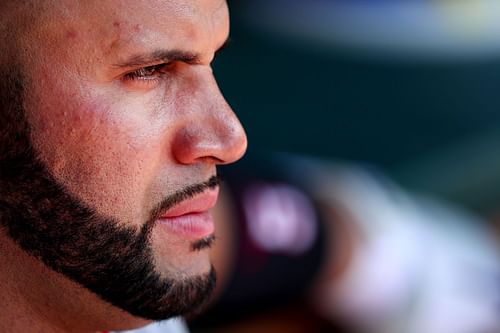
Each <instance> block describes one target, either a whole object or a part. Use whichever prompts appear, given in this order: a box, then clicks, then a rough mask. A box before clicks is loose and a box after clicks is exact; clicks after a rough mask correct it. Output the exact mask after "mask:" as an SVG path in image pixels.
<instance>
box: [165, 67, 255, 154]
mask: <svg viewBox="0 0 500 333" xmlns="http://www.w3.org/2000/svg"><path fill="white" fill-rule="evenodd" d="M193 81H195V82H194V83H193ZM189 85H190V86H191V89H189V90H190V91H191V94H189V97H188V98H185V99H184V100H185V101H186V102H184V103H182V104H184V105H182V106H180V107H182V108H186V109H185V110H186V111H187V112H186V113H187V114H189V117H187V119H186V120H185V122H184V124H183V126H182V127H181V128H180V129H179V130H178V131H177V133H176V134H175V137H174V140H173V145H172V153H173V155H174V157H175V159H176V160H177V162H179V163H181V164H195V163H199V162H209V163H214V164H228V163H232V162H235V161H237V160H238V159H240V158H241V157H242V156H243V155H244V153H245V151H246V148H247V137H246V134H245V130H244V129H243V127H242V125H241V123H240V121H239V120H238V118H237V117H236V115H235V114H234V112H233V110H232V109H231V107H230V106H229V104H228V103H227V102H226V100H225V99H224V97H223V96H222V93H221V91H220V90H219V87H218V86H217V83H216V82H215V79H214V78H213V75H212V74H211V71H210V74H209V77H208V78H207V79H202V80H192V81H191V82H190V83H189ZM193 89H194V90H193Z"/></svg>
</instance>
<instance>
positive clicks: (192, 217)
mask: <svg viewBox="0 0 500 333" xmlns="http://www.w3.org/2000/svg"><path fill="white" fill-rule="evenodd" d="M218 196H219V188H218V187H216V188H214V189H208V190H206V191H205V192H203V193H200V194H198V195H196V196H195V197H193V198H190V199H187V200H184V201H182V202H180V203H179V204H177V205H175V206H174V207H172V208H171V209H169V210H168V211H167V212H165V214H163V215H162V216H160V218H159V219H158V223H159V224H160V225H162V226H163V227H165V228H167V231H168V232H169V233H171V234H172V233H173V234H176V235H178V236H181V237H183V238H188V239H192V240H196V239H201V238H205V237H207V236H210V235H211V234H213V232H214V229H215V228H214V223H213V218H212V215H211V214H210V211H209V210H210V209H211V208H213V207H214V206H215V204H216V203H217V198H218Z"/></svg>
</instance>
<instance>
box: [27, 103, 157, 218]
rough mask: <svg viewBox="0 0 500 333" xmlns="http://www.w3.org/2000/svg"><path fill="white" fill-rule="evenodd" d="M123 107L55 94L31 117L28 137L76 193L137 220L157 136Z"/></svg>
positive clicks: (154, 167)
mask: <svg viewBox="0 0 500 333" xmlns="http://www.w3.org/2000/svg"><path fill="white" fill-rule="evenodd" d="M127 111H129V110H124V109H122V108H118V107H114V106H113V104H111V103H107V102H106V101H104V100H99V99H97V98H92V99H87V100H86V99H82V100H80V101H78V102H75V101H74V99H71V100H60V101H59V102H58V103H51V105H50V106H49V105H45V106H44V110H43V111H42V112H39V113H38V114H37V116H36V117H34V118H35V119H34V120H33V122H32V124H33V139H34V143H35V147H36V150H37V151H38V152H39V153H40V157H41V158H42V160H43V161H44V162H45V163H46V164H47V166H48V168H49V170H50V171H51V173H52V174H53V176H54V177H55V178H56V179H57V180H58V181H59V182H61V183H62V184H64V185H65V186H66V188H67V189H68V190H69V191H71V192H72V193H73V194H74V195H76V196H77V197H78V198H79V199H81V200H83V201H84V202H85V203H87V204H89V205H90V206H91V207H93V208H95V209H97V210H98V211H99V212H101V213H105V214H107V215H111V216H115V217H118V218H119V219H120V220H128V221H142V220H144V218H145V216H147V212H146V211H145V210H144V209H143V207H145V206H147V190H148V188H149V187H150V184H151V183H152V182H153V181H154V177H155V175H156V174H157V170H158V167H159V158H160V155H161V153H160V150H161V140H160V139H161V138H160V135H159V133H157V132H155V129H154V128H152V127H151V126H150V125H149V123H148V120H147V119H141V118H140V117H133V116H131V115H130V113H127ZM124 115H128V116H124Z"/></svg>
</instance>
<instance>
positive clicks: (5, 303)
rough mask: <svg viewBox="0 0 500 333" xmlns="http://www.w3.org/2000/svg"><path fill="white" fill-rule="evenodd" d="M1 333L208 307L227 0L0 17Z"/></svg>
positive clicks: (231, 141)
mask: <svg viewBox="0 0 500 333" xmlns="http://www.w3.org/2000/svg"><path fill="white" fill-rule="evenodd" d="M0 30H1V34H0V36H1V44H2V52H1V54H0V71H1V81H0V103H1V104H0V105H1V106H0V226H1V229H0V267H1V268H0V284H1V285H2V288H1V290H0V298H1V299H2V302H1V305H0V331H8V332H33V331H36V332H92V331H103V330H124V329H131V328H135V327H141V326H144V325H146V324H147V323H149V322H150V321H152V320H161V319H165V318H170V317H173V316H177V315H180V314H185V313H188V312H191V311H193V310H195V309H196V308H197V307H198V306H199V305H200V304H202V303H203V302H204V301H205V299H206V298H207V297H208V295H209V294H210V291H211V289H212V288H213V285H214V273H213V270H212V269H211V264H210V261H209V259H208V253H207V248H208V247H209V246H210V244H211V243H212V241H213V239H214V237H213V233H214V230H213V229H214V227H213V221H212V218H211V216H210V213H209V212H208V210H209V209H210V208H211V207H213V206H214V205H215V203H216V201H217V196H218V189H219V187H218V178H217V177H216V166H217V165H218V164H226V163H230V162H234V161H236V160H237V159H239V158H240V157H241V156H242V155H243V153H244V152H245V149H246V137H245V134H244V131H243V129H242V127H241V125H240V124H239V122H238V120H237V118H236V116H235V115H234V114H233V112H232V110H231V109H230V107H229V106H228V105H227V103H226V102H225V100H224V99H223V97H222V95H221V93H220V91H219V90H218V88H217V85H216V82H215V80H214V77H213V74H212V70H211V68H210V64H211V62H212V60H213V57H214V54H215V52H216V51H217V50H218V49H219V48H220V47H222V46H223V44H224V43H225V41H226V39H227V36H228V32H229V22H228V9H227V5H226V2H225V1H224V0H134V1H132V0H130V1H129V0H121V1H118V0H109V1H95V0H90V1H89V0H85V1H64V0H53V1H41V0H33V1H30V0H25V1H19V0H15V1H14V0H12V1H11V0H3V1H2V2H1V3H0Z"/></svg>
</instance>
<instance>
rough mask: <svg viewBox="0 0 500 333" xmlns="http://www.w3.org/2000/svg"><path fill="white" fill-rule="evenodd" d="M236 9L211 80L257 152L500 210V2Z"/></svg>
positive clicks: (316, 0)
mask: <svg viewBox="0 0 500 333" xmlns="http://www.w3.org/2000/svg"><path fill="white" fill-rule="evenodd" d="M229 4H230V9H231V14H232V32H231V37H232V38H231V39H232V42H231V44H230V47H228V48H227V49H226V50H224V51H223V52H222V53H221V55H220V57H219V58H218V59H217V61H216V63H215V72H216V75H217V78H218V80H219V83H220V86H221V89H222V90H223V92H224V94H225V96H226V98H227V99H228V101H229V102H230V104H231V105H232V106H233V107H234V109H235V111H236V112H237V113H238V115H239V117H240V118H241V120H242V122H243V123H244V124H245V127H246V130H247V132H248V136H249V142H250V151H262V150H267V151H293V152H299V153H306V154H313V155H318V156H323V157H327V158H341V159H349V160H356V161H362V162H363V163H373V164H376V165H377V166H379V167H382V168H384V170H386V172H388V173H389V174H390V175H391V176H393V177H396V178H397V179H398V181H400V182H402V183H404V184H408V186H411V187H418V188H421V189H423V190H426V191H431V192H435V193H438V194H439V195H444V196H446V197H450V198H452V199H453V200H458V201H460V202H461V203H464V204H466V205H467V206H471V207H473V208H474V209H488V208H491V206H490V205H494V204H495V203H496V202H495V203H492V202H490V200H491V199H493V198H498V197H499V194H500V186H498V185H499V184H500V154H496V153H495V152H496V143H497V142H498V139H499V138H500V121H499V120H500V112H499V111H498V110H499V108H500V98H499V97H498V96H499V94H498V91H499V87H500V75H499V71H500V3H499V2H498V1H485V0H434V1H433V0H246V1H245V0H239V1H229ZM494 200H496V199H494Z"/></svg>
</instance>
